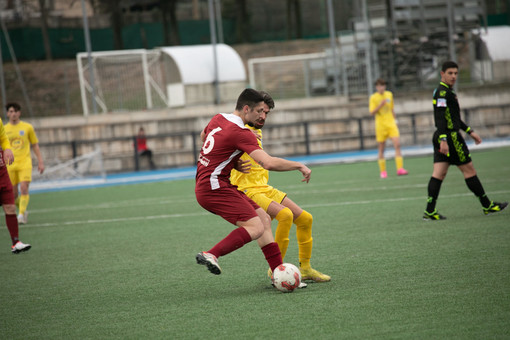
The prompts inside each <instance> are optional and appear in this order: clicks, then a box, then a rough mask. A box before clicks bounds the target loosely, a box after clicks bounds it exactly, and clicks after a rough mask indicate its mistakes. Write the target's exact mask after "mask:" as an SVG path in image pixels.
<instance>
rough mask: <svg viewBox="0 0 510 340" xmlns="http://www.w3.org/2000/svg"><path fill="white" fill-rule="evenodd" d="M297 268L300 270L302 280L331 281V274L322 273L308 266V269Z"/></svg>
mask: <svg viewBox="0 0 510 340" xmlns="http://www.w3.org/2000/svg"><path fill="white" fill-rule="evenodd" d="M299 270H300V271H301V279H302V280H303V281H304V280H313V281H315V282H328V281H331V276H329V275H326V274H322V273H321V272H319V271H317V270H315V269H313V268H308V269H303V268H299Z"/></svg>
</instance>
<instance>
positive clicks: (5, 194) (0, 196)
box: [0, 149, 14, 205]
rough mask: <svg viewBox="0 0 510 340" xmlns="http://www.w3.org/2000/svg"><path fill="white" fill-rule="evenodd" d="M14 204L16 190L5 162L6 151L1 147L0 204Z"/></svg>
mask: <svg viewBox="0 0 510 340" xmlns="http://www.w3.org/2000/svg"><path fill="white" fill-rule="evenodd" d="M4 204H14V192H13V191H12V184H11V180H10V178H9V173H8V172H7V167H6V165H5V162H4V151H3V150H1V149H0V205H4Z"/></svg>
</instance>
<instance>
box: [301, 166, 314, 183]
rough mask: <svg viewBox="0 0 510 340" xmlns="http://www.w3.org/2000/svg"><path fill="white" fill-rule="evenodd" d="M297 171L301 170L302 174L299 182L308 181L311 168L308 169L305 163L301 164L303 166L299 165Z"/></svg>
mask: <svg viewBox="0 0 510 340" xmlns="http://www.w3.org/2000/svg"><path fill="white" fill-rule="evenodd" d="M299 171H301V173H302V174H303V179H302V180H301V182H306V183H308V182H310V177H311V176H312V170H310V169H309V168H308V167H307V166H306V165H304V164H303V166H302V167H301V169H299Z"/></svg>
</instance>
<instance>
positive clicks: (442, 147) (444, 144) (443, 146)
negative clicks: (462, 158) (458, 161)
mask: <svg viewBox="0 0 510 340" xmlns="http://www.w3.org/2000/svg"><path fill="white" fill-rule="evenodd" d="M439 152H440V153H442V154H443V155H446V156H450V150H449V148H448V143H447V142H446V141H441V143H439Z"/></svg>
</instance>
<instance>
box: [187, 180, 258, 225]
mask: <svg viewBox="0 0 510 340" xmlns="http://www.w3.org/2000/svg"><path fill="white" fill-rule="evenodd" d="M195 195H196V197H197V201H198V203H199V204H200V205H201V206H202V208H204V209H205V210H208V211H210V212H212V213H213V214H216V215H219V216H221V217H223V218H224V219H225V220H227V221H229V222H230V223H232V224H234V225H235V224H236V222H238V221H248V220H249V219H252V218H254V217H257V216H258V214H257V212H256V211H255V209H258V208H260V207H259V206H258V205H257V203H255V202H253V201H252V200H251V199H250V198H248V196H246V195H245V194H243V193H242V192H240V191H238V190H237V189H236V188H232V187H228V188H220V189H216V190H208V191H195Z"/></svg>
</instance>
